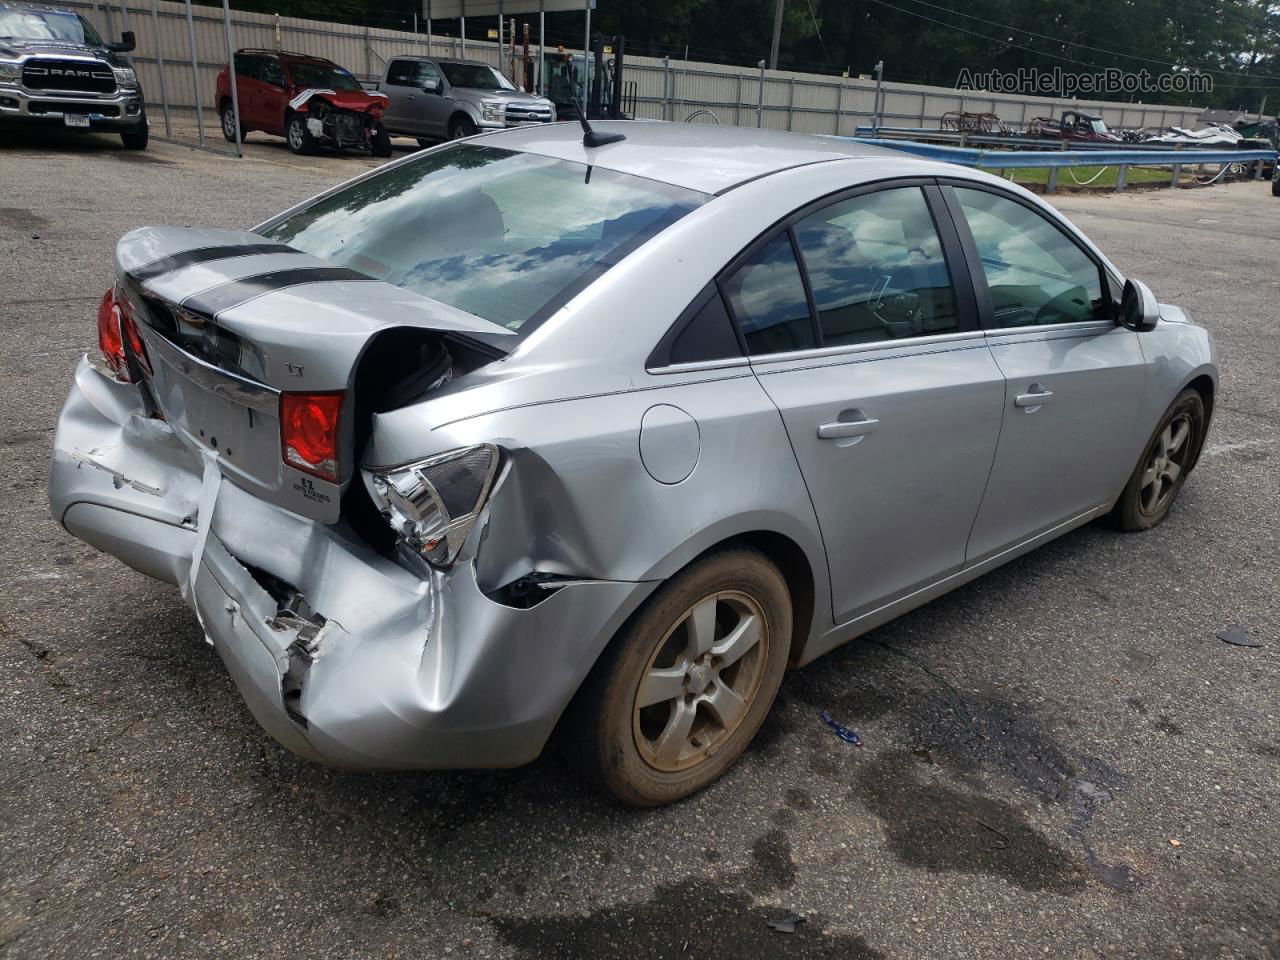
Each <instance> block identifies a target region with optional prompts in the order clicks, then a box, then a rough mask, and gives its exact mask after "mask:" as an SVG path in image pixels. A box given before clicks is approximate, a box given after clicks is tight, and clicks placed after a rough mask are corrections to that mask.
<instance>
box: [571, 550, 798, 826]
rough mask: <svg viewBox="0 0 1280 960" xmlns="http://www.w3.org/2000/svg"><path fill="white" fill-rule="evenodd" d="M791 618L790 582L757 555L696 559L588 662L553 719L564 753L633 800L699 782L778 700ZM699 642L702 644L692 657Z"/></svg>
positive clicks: (673, 796)
mask: <svg viewBox="0 0 1280 960" xmlns="http://www.w3.org/2000/svg"><path fill="white" fill-rule="evenodd" d="M708 605H709V606H708ZM708 610H710V611H712V612H711V613H709V614H708V613H707V611H708ZM791 616H792V614H791V596H790V594H789V592H788V590H787V584H786V580H784V579H783V576H782V574H781V573H780V572H779V571H778V568H777V567H776V566H774V565H773V564H772V563H771V562H770V561H769V560H768V559H766V558H765V557H764V556H762V555H761V554H759V553H757V552H756V551H754V550H750V549H746V548H729V549H724V550H718V551H716V552H715V553H712V554H708V555H707V556H705V557H703V558H701V559H700V560H697V561H695V562H694V563H692V564H691V565H689V566H688V567H686V568H685V569H684V570H682V571H681V572H680V573H678V574H677V575H676V576H675V577H673V578H672V579H671V580H669V581H667V583H665V584H663V586H662V587H660V588H659V589H658V591H657V592H656V593H654V595H653V596H652V597H650V598H649V599H648V600H647V601H646V602H645V604H644V606H642V607H641V608H640V610H639V611H638V612H637V613H636V614H635V615H634V616H633V617H632V618H631V619H630V621H628V623H627V625H626V626H625V627H624V628H623V630H622V632H621V633H620V634H619V635H618V636H617V637H616V638H615V639H614V641H613V643H612V644H610V646H609V649H608V650H606V651H605V653H604V654H603V655H602V656H601V658H600V660H599V662H598V663H597V664H596V665H595V667H594V668H593V669H592V671H591V674H590V675H589V676H588V678H587V680H586V681H585V682H584V684H583V686H582V688H581V689H580V690H579V691H578V694H577V696H576V697H575V698H574V700H573V703H572V704H570V707H569V709H568V711H566V713H565V717H564V718H563V720H562V721H561V724H560V728H559V742H560V747H561V750H562V752H563V753H564V755H565V757H566V759H567V760H568V761H569V762H570V764H571V765H572V766H574V767H575V768H576V769H577V770H578V771H579V773H581V774H582V775H583V776H584V777H585V778H586V779H587V780H588V781H589V782H591V783H592V784H593V785H594V786H596V787H597V788H599V789H600V790H603V791H604V792H606V793H609V794H611V795H612V796H614V797H615V798H617V799H618V800H620V801H622V802H623V803H626V804H629V805H632V806H637V807H651V806H658V805H660V804H664V803H671V802H672V801H675V800H679V799H681V798H682V797H687V796H689V795H690V794H692V793H696V792H697V791H699V790H701V789H702V788H703V787H705V786H707V785H708V784H710V783H712V782H713V781H714V780H716V779H717V778H718V777H719V776H720V775H721V774H723V773H724V772H725V771H726V770H727V769H728V768H729V767H730V766H731V765H732V764H733V762H734V761H735V760H736V759H737V758H738V756H739V754H741V753H742V751H743V750H744V749H745V748H746V746H747V744H749V743H750V742H751V739H752V738H753V737H754V736H755V734H756V731H757V730H759V728H760V724H761V723H762V722H763V721H764V718H765V715H766V714H767V713H768V712H769V708H770V707H771V706H772V705H773V700H774V697H775V696H776V695H777V693H778V687H779V685H780V684H781V683H782V675H783V673H784V672H785V671H786V667H787V660H788V657H789V655H790V646H791V622H792V621H791ZM753 623H755V624H756V625H757V627H758V629H756V630H754V631H753V630H752V624H753ZM708 624H709V625H710V626H709V627H708ZM753 633H754V636H755V639H754V640H751V639H750V638H751V636H752V635H753ZM700 637H701V638H705V639H699V638H700ZM748 640H750V644H749V645H748V643H747V642H746V641H748ZM695 650H702V651H703V652H702V653H701V655H700V656H698V657H696V658H695V657H693V656H692V655H691V654H692V652H693V651H695ZM673 684H674V686H673ZM722 688H727V692H728V693H734V694H737V697H736V698H733V697H728V696H727V693H726V690H725V689H722ZM671 691H674V695H673V696H665V694H666V693H668V692H671ZM642 696H643V698H644V699H647V700H649V701H650V702H649V703H648V704H642V703H641V699H642ZM690 716H691V717H692V718H693V719H692V720H690V721H688V722H687V723H686V722H685V720H684V718H685V717H690Z"/></svg>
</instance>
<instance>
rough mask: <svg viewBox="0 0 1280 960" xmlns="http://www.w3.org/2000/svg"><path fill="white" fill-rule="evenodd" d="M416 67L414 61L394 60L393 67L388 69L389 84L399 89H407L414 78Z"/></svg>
mask: <svg viewBox="0 0 1280 960" xmlns="http://www.w3.org/2000/svg"><path fill="white" fill-rule="evenodd" d="M414 66H415V64H414V61H412V60H392V61H391V66H389V67H387V83H391V84H395V85H396V86H397V87H407V86H408V85H409V79H410V77H412V76H413V68H414Z"/></svg>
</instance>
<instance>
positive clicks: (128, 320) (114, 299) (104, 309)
mask: <svg viewBox="0 0 1280 960" xmlns="http://www.w3.org/2000/svg"><path fill="white" fill-rule="evenodd" d="M126 339H127V340H128V341H129V351H130V352H131V353H132V354H133V355H134V357H135V358H137V361H138V363H140V364H141V365H142V366H143V367H144V368H145V369H146V371H147V372H148V373H150V372H151V359H150V357H148V356H147V348H146V345H145V344H144V343H143V342H142V337H141V336H140V335H139V333H138V328H137V326H136V324H135V323H134V319H133V311H132V310H131V309H130V308H129V301H128V300H126V299H125V298H124V297H122V296H120V291H119V288H118V287H112V288H111V289H110V290H108V291H107V292H106V293H104V294H103V295H102V302H101V303H99V304H98V349H99V350H101V351H102V359H104V360H105V361H106V362H107V366H108V367H110V368H111V372H112V373H114V374H115V375H116V376H117V377H119V378H120V379H121V380H123V381H124V382H125V383H132V382H133V376H132V374H130V372H129V361H128V359H127V358H126V357H125V350H124V344H125V340H126Z"/></svg>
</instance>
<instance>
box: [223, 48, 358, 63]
mask: <svg viewBox="0 0 1280 960" xmlns="http://www.w3.org/2000/svg"><path fill="white" fill-rule="evenodd" d="M242 53H243V54H250V55H252V56H255V57H264V56H265V57H280V58H281V59H282V60H300V61H305V62H307V63H329V64H333V66H335V67H336V66H337V64H336V63H334V62H333V61H332V60H326V59H325V58H324V57H317V56H313V55H312V54H309V53H294V52H293V51H292V50H268V49H266V48H265V47H245V48H243V49H241V50H237V51H236V56H239V55H240V54H242Z"/></svg>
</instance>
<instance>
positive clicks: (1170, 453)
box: [1111, 389, 1205, 531]
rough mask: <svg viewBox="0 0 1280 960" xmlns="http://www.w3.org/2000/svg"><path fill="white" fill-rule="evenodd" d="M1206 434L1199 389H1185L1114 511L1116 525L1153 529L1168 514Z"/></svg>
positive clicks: (1161, 426) (1151, 442)
mask: <svg viewBox="0 0 1280 960" xmlns="http://www.w3.org/2000/svg"><path fill="white" fill-rule="evenodd" d="M1204 432H1205V415H1204V400H1203V399H1202V398H1201V397H1200V394H1199V393H1198V392H1197V391H1195V390H1192V389H1186V390H1183V391H1182V393H1180V394H1178V396H1177V397H1176V398H1175V399H1174V401H1173V404H1172V406H1170V407H1169V409H1168V411H1167V412H1166V413H1165V415H1164V417H1163V418H1162V419H1161V421H1160V425H1159V426H1158V427H1156V431H1155V433H1154V434H1153V435H1152V437H1151V439H1150V440H1149V441H1148V442H1147V447H1146V449H1145V450H1144V451H1143V453H1142V458H1141V459H1140V460H1139V461H1138V465H1137V466H1136V467H1135V468H1134V470H1133V475H1132V476H1131V477H1130V478H1129V483H1128V484H1127V485H1126V486H1125V488H1124V493H1122V494H1121V495H1120V499H1119V500H1118V501H1116V505H1115V508H1114V509H1113V510H1112V511H1111V521H1112V523H1113V524H1114V525H1115V526H1117V527H1119V528H1120V529H1121V530H1130V531H1133V530H1150V529H1151V528H1152V527H1154V526H1155V525H1156V524H1158V523H1160V521H1162V520H1163V519H1164V518H1165V517H1166V516H1167V515H1168V513H1169V508H1170V507H1172V506H1173V501H1174V500H1176V499H1177V497H1178V493H1179V492H1180V491H1181V490H1182V485H1183V484H1184V483H1186V480H1187V472H1188V471H1189V470H1190V469H1191V467H1193V466H1194V465H1195V462H1196V457H1198V456H1199V454H1200V445H1201V444H1202V443H1204Z"/></svg>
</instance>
